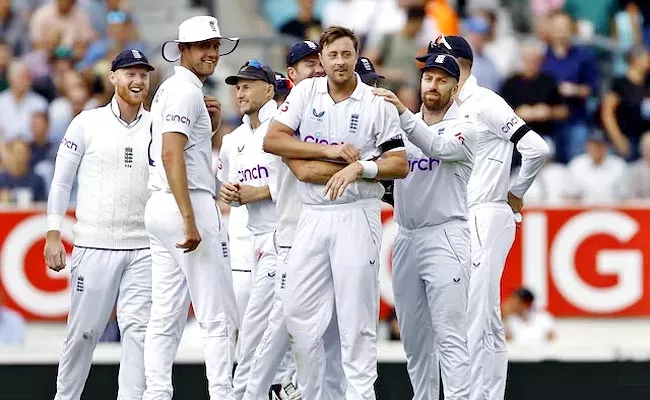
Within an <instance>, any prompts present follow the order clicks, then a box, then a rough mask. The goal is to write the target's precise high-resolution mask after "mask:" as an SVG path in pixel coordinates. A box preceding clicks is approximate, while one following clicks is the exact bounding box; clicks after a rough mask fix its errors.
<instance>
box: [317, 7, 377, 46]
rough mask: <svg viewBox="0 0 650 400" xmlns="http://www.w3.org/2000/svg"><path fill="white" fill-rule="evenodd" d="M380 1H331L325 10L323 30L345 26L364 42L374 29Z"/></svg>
mask: <svg viewBox="0 0 650 400" xmlns="http://www.w3.org/2000/svg"><path fill="white" fill-rule="evenodd" d="M379 3H381V1H380V0H329V2H328V3H327V4H326V5H325V9H324V10H323V28H328V27H330V26H344V27H346V28H349V29H352V30H353V31H354V33H355V34H356V35H358V36H359V37H360V38H361V39H362V40H363V39H365V37H366V35H367V34H368V32H369V31H370V30H371V29H372V24H373V23H375V22H374V21H375V19H376V18H377V11H378V10H379V9H380V8H381V5H380V4H379Z"/></svg>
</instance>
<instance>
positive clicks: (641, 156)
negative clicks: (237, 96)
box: [0, 0, 650, 314]
mask: <svg viewBox="0 0 650 400" xmlns="http://www.w3.org/2000/svg"><path fill="white" fill-rule="evenodd" d="M206 12H207V13H211V14H214V15H216V16H217V17H218V18H219V21H220V24H221V30H222V32H223V33H224V34H225V35H228V36H240V37H242V41H241V44H240V48H239V49H238V50H237V51H235V53H233V55H230V56H227V57H224V58H223V59H222V60H221V61H220V65H219V67H218V68H217V71H216V72H215V76H213V77H212V78H211V79H209V80H208V81H207V82H206V91H207V92H208V93H210V94H215V95H217V96H218V98H219V99H220V101H221V102H222V103H223V110H224V122H225V123H224V124H223V126H222V130H221V132H220V134H219V135H217V136H215V140H214V148H215V152H218V149H219V146H220V138H221V137H222V136H223V135H224V134H227V133H228V132H229V131H230V130H232V129H233V128H234V127H236V126H237V125H238V124H239V123H240V116H239V115H238V112H237V110H236V108H235V107H234V104H235V102H234V97H233V93H232V91H231V88H230V87H228V86H226V85H225V84H224V82H223V78H224V77H225V76H227V75H228V74H230V73H232V72H233V71H236V70H237V69H238V68H239V66H240V65H241V64H242V63H243V62H244V61H246V60H247V59H249V58H256V59H260V60H262V61H263V62H265V63H268V64H271V65H272V66H273V67H274V69H276V70H277V71H283V70H284V65H283V62H282V60H283V59H284V57H283V56H284V54H283V52H284V51H286V49H287V48H288V46H290V45H291V44H293V43H295V42H296V41H298V40H302V39H305V38H308V39H312V40H316V41H318V37H319V35H320V32H321V31H322V30H323V29H324V28H326V27H328V26H331V25H343V26H346V27H349V28H352V29H354V30H355V32H356V33H357V34H358V35H359V36H360V37H361V38H362V48H361V54H362V55H365V56H367V57H369V58H370V59H371V60H372V61H373V62H374V63H375V65H376V67H377V69H378V72H379V73H380V74H382V75H384V76H385V77H386V79H385V81H384V82H383V83H382V86H385V87H388V88H390V89H392V90H394V91H395V92H396V93H397V94H398V95H399V97H400V98H401V99H402V100H403V102H404V103H405V104H407V105H408V106H409V108H411V109H413V110H417V109H418V108H419V95H418V93H419V88H418V87H419V72H418V65H417V64H416V61H415V59H414V56H415V55H416V54H417V53H423V52H424V50H425V49H426V46H427V44H428V42H429V41H430V40H433V39H435V38H436V37H437V36H438V35H439V34H445V35H463V36H465V37H466V38H467V39H468V41H469V42H470V44H471V46H472V48H473V51H474V67H473V71H474V74H475V75H476V77H477V79H478V83H479V84H480V85H482V86H485V87H488V88H490V89H492V90H494V91H495V92H498V93H499V94H501V95H502V96H503V97H504V98H505V99H506V100H507V101H508V102H509V103H510V105H511V106H512V107H513V108H514V109H515V111H516V112H517V114H518V115H519V116H520V117H522V118H524V119H525V120H526V121H527V122H528V123H529V125H530V126H531V127H532V128H533V129H534V130H535V131H537V132H538V133H540V134H541V135H543V136H544V137H545V138H546V140H547V141H548V142H549V144H550V145H551V147H552V149H553V150H554V152H553V155H552V158H550V159H549V160H548V162H547V164H546V165H545V167H544V169H543V171H542V173H541V174H540V176H539V177H538V179H537V181H536V182H535V184H534V185H533V187H532V188H531V190H530V192H529V193H528V194H527V196H526V199H525V200H526V202H527V204H533V203H536V202H537V203H541V204H559V203H565V202H574V203H576V202H581V203H590V204H591V203H610V202H616V203H618V202H627V201H632V200H637V199H650V80H648V79H647V77H648V73H649V72H650V54H649V52H648V47H647V46H648V45H650V2H648V1H644V0H240V1H237V2H235V1H231V0H224V1H202V0H0V33H1V34H2V35H1V39H0V204H9V205H14V206H19V207H23V206H30V205H32V204H33V203H37V202H44V201H46V199H47V192H48V189H49V184H50V181H51V177H52V174H53V165H54V160H55V155H56V150H57V147H58V144H59V142H60V141H61V139H62V138H63V135H64V133H65V130H66V128H67V126H68V124H69V123H70V121H71V120H72V118H74V116H75V115H77V114H78V113H80V112H81V111H83V110H84V109H89V108H93V107H97V106H100V105H104V104H106V103H108V102H109V101H110V98H111V96H112V94H113V88H112V86H111V85H110V83H109V82H108V79H107V73H108V70H109V68H110V61H111V60H112V58H113V57H114V56H115V55H116V54H117V53H119V52H120V51H121V50H124V49H126V48H136V49H139V50H141V51H142V52H143V53H145V54H147V55H148V57H149V58H150V60H152V61H153V62H154V63H155V65H156V66H157V70H156V72H155V73H153V74H152V82H151V92H150V93H149V97H150V98H151V97H152V96H153V94H154V92H155V89H156V88H157V86H158V84H159V83H160V82H161V80H162V79H164V78H165V77H167V76H168V75H169V74H170V73H171V71H170V65H169V64H166V63H164V62H163V61H162V59H161V58H160V44H161V43H162V42H164V41H165V40H168V39H171V38H173V37H174V36H175V35H176V27H177V25H178V23H179V22H180V21H181V20H183V19H185V18H186V17H188V16H191V15H197V14H200V13H201V14H202V13H206ZM513 161H514V165H515V166H517V165H518V162H519V160H518V156H517V154H515V155H514V160H513ZM72 201H73V202H74V193H73V198H72ZM522 293H523V292H521V293H519V294H518V296H519V297H518V298H524V300H525V301H524V300H522V302H523V303H526V304H529V303H531V302H532V300H530V299H529V297H530V296H528V295H527V293H523V294H522ZM512 303H513V304H514V303H516V302H515V301H514V300H513V301H512ZM523 303H521V304H523ZM517 304H520V303H517ZM507 308H508V309H507V310H506V311H507V312H506V314H508V313H513V312H514V311H512V310H515V309H516V310H519V309H521V307H515V306H508V307H507ZM511 309H512V310H511Z"/></svg>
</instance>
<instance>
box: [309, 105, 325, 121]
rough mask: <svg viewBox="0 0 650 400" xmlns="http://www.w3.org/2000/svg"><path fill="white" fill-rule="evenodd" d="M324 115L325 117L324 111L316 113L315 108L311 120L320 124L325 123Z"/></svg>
mask: <svg viewBox="0 0 650 400" xmlns="http://www.w3.org/2000/svg"><path fill="white" fill-rule="evenodd" d="M324 115H325V111H324V110H323V111H321V112H316V109H315V108H312V110H311V119H312V120H315V121H318V122H323V116H324Z"/></svg>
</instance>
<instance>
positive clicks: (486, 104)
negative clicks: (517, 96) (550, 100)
mask: <svg viewBox="0 0 650 400" xmlns="http://www.w3.org/2000/svg"><path fill="white" fill-rule="evenodd" d="M458 100H459V105H460V107H459V108H460V113H461V115H463V116H468V117H469V118H470V119H471V120H472V122H473V123H474V125H475V126H476V128H477V130H478V134H477V143H476V150H475V157H474V170H473V172H472V176H471V178H470V180H469V184H468V187H467V192H468V205H469V207H470V208H471V207H473V206H475V205H478V204H482V203H491V202H506V201H507V199H508V185H509V183H510V165H511V161H512V150H513V148H514V144H513V143H512V142H511V141H510V138H511V137H512V135H513V134H514V133H515V132H516V131H517V129H519V128H521V127H522V126H524V125H525V124H526V122H525V121H524V120H523V119H521V118H519V117H518V116H517V114H515V112H514V110H513V109H512V108H511V107H510V106H509V105H508V103H506V101H505V100H503V98H501V96H499V95H498V94H496V93H494V92H493V91H491V90H490V89H486V88H484V87H481V86H478V84H477V83H476V78H475V77H474V76H473V75H471V76H470V77H469V78H468V79H467V81H465V84H464V85H463V88H462V89H461V91H460V94H459V95H458Z"/></svg>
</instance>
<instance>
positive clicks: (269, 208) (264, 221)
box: [218, 100, 278, 235]
mask: <svg viewBox="0 0 650 400" xmlns="http://www.w3.org/2000/svg"><path fill="white" fill-rule="evenodd" d="M277 113H278V110H277V103H276V102H275V101H274V100H270V101H268V102H267V103H266V104H264V105H263V106H262V107H261V108H260V110H259V115H258V117H259V120H260V122H261V124H260V126H258V127H257V128H256V129H253V128H252V127H251V121H250V117H249V116H248V115H244V117H243V118H242V124H241V125H240V126H239V127H237V129H235V130H234V131H233V132H231V133H230V135H233V136H232V139H231V140H230V141H229V144H228V146H227V150H226V154H223V152H222V157H221V162H220V169H219V173H218V177H219V180H220V181H222V182H238V183H240V184H242V185H249V186H254V187H263V186H268V187H269V191H270V192H271V199H267V200H261V201H256V202H253V203H250V204H246V208H247V209H248V229H249V230H250V232H251V233H252V234H254V235H259V234H262V233H267V232H273V231H274V230H275V228H276V226H277V219H276V217H275V203H274V202H273V201H274V199H275V197H276V190H275V188H276V184H277V175H276V173H275V167H276V159H275V157H274V156H273V155H272V154H269V153H265V152H264V150H263V149H262V146H263V143H264V137H265V136H266V132H267V130H268V127H269V123H270V122H271V119H272V118H273V116H275V115H276V114H277ZM230 135H227V136H230Z"/></svg>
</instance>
